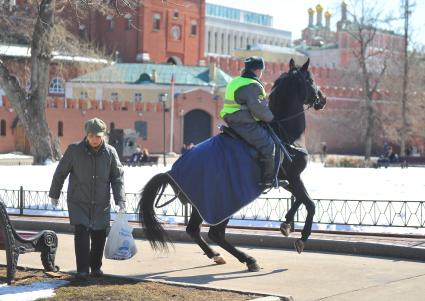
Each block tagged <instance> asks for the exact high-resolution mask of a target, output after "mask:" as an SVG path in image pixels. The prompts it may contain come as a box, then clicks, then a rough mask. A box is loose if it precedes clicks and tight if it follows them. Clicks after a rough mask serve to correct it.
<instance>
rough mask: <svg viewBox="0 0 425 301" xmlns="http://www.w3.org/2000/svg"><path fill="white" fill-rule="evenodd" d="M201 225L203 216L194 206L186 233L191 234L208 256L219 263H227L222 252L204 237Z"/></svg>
mask: <svg viewBox="0 0 425 301" xmlns="http://www.w3.org/2000/svg"><path fill="white" fill-rule="evenodd" d="M201 226H202V217H201V216H200V215H199V213H198V211H197V210H196V209H195V208H193V210H192V214H191V215H190V219H189V223H188V224H187V227H186V233H187V234H189V236H190V237H191V238H192V239H193V241H194V242H196V243H197V244H198V245H199V246H200V247H201V249H202V251H204V252H205V255H207V256H208V258H212V259H213V260H214V262H215V263H217V264H225V263H226V261H225V260H224V258H223V257H222V256H220V253H217V252H216V251H214V250H213V249H212V248H211V247H210V246H209V245H208V244H207V243H206V241H205V240H204V239H203V238H202V236H201Z"/></svg>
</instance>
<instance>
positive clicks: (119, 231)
mask: <svg viewBox="0 0 425 301" xmlns="http://www.w3.org/2000/svg"><path fill="white" fill-rule="evenodd" d="M132 232H133V227H131V226H130V225H129V224H128V221H127V218H126V216H125V213H123V212H120V213H118V214H117V217H116V219H115V221H114V222H113V223H112V227H111V231H109V235H108V238H107V240H106V245H105V257H106V258H108V259H114V260H126V259H130V258H131V257H133V256H134V255H135V254H136V253H137V248H136V243H135V242H134V238H133V234H132Z"/></svg>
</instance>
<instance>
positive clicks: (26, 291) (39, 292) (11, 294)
mask: <svg viewBox="0 0 425 301" xmlns="http://www.w3.org/2000/svg"><path fill="white" fill-rule="evenodd" d="M68 283H69V281H66V280H50V281H43V282H34V283H31V284H27V285H6V284H0V300H1V301H17V300H19V301H32V300H36V299H40V298H51V297H54V296H55V289H56V288H58V287H61V286H64V285H67V284H68Z"/></svg>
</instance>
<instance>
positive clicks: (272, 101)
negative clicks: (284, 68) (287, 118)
mask: <svg viewBox="0 0 425 301" xmlns="http://www.w3.org/2000/svg"><path fill="white" fill-rule="evenodd" d="M287 77H288V73H287V72H284V73H282V74H281V75H280V76H279V77H278V78H277V79H276V80H275V81H274V83H273V87H272V90H271V92H270V94H269V108H270V110H271V111H272V113H273V114H275V113H276V112H277V109H278V101H277V100H278V99H279V95H280V94H281V92H282V90H283V89H286V88H289V87H288V85H289V81H287V80H285V79H286V78H287Z"/></svg>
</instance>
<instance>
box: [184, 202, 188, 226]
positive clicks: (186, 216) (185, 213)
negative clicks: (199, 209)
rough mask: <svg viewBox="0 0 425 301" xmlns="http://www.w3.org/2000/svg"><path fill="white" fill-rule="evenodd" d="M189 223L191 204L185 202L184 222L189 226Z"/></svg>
mask: <svg viewBox="0 0 425 301" xmlns="http://www.w3.org/2000/svg"><path fill="white" fill-rule="evenodd" d="M188 223H189V205H188V204H184V224H185V225H186V226H187V224H188Z"/></svg>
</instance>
